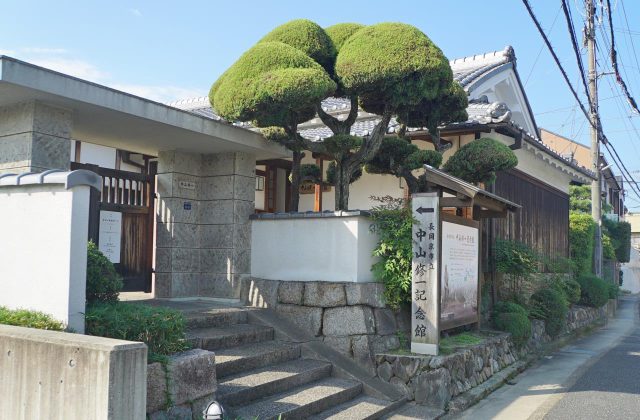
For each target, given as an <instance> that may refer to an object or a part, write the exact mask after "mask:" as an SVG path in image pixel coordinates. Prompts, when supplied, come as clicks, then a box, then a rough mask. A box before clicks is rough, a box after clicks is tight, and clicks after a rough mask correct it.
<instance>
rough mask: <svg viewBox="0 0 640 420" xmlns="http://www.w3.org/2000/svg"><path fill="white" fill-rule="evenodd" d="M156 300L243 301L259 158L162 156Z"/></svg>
mask: <svg viewBox="0 0 640 420" xmlns="http://www.w3.org/2000/svg"><path fill="white" fill-rule="evenodd" d="M158 161H159V164H158V178H157V179H158V182H157V184H158V205H157V239H156V255H155V259H156V262H155V267H156V276H155V287H156V289H155V292H156V296H157V297H162V298H168V297H190V296H205V297H224V298H237V297H238V296H239V290H240V288H239V279H240V277H242V276H244V275H248V274H249V272H250V263H251V225H250V223H249V216H250V215H251V214H253V212H254V194H255V157H253V156H252V155H248V154H244V153H222V154H205V155H202V154H188V153H182V152H176V151H171V152H161V153H160V154H159V156H158Z"/></svg>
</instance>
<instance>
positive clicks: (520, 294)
mask: <svg viewBox="0 0 640 420" xmlns="http://www.w3.org/2000/svg"><path fill="white" fill-rule="evenodd" d="M493 250H494V262H495V267H496V271H497V272H499V273H503V274H504V276H503V277H502V282H501V284H499V285H498V294H499V296H500V297H501V298H503V299H508V300H513V301H517V302H524V301H525V300H526V299H524V295H525V291H526V289H528V288H529V286H530V283H531V282H532V275H533V274H535V273H537V272H538V264H539V261H540V260H539V257H538V255H537V253H536V252H535V251H534V250H533V249H531V248H530V247H529V246H528V245H526V244H523V243H522V242H517V241H506V240H502V239H499V240H497V241H496V242H495V244H494V247H493Z"/></svg>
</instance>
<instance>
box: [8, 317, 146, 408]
mask: <svg viewBox="0 0 640 420" xmlns="http://www.w3.org/2000/svg"><path fill="white" fill-rule="evenodd" d="M146 370H147V348H146V346H145V345H144V344H143V343H134V342H130V341H121V340H113V339H109V338H102V337H92V336H84V335H78V334H68V333H60V332H53V331H43V330H36V329H31V328H21V327H12V326H8V325H0V372H2V374H0V396H1V397H0V417H2V418H3V419H52V420H53V419H58V420H88V419H96V420H98V419H105V420H106V419H109V420H111V419H113V420H128V419H131V420H138V419H144V418H145V406H146V386H145V383H146Z"/></svg>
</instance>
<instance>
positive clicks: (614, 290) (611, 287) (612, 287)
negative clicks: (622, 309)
mask: <svg viewBox="0 0 640 420" xmlns="http://www.w3.org/2000/svg"><path fill="white" fill-rule="evenodd" d="M607 291H608V293H609V299H617V298H618V295H619V294H620V286H618V285H617V284H613V283H607Z"/></svg>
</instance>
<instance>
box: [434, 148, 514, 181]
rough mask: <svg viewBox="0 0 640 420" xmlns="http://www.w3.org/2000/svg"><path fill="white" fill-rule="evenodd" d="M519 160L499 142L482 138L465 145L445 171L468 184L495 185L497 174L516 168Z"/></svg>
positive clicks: (456, 153)
mask: <svg viewBox="0 0 640 420" xmlns="http://www.w3.org/2000/svg"><path fill="white" fill-rule="evenodd" d="M517 164H518V158H517V157H516V155H515V153H513V151H512V150H511V149H509V148H508V147H507V146H505V145H504V144H502V143H500V142H499V141H497V140H494V139H490V138H481V139H478V140H474V141H472V142H471V143H468V144H465V145H464V146H462V147H461V148H460V149H458V151H457V152H455V153H454V154H453V156H451V157H450V158H449V160H448V161H447V163H445V165H444V167H443V168H444V170H445V171H446V172H448V173H450V174H451V175H453V176H455V177H458V178H460V179H463V180H465V181H467V182H473V183H478V182H484V183H486V184H493V183H494V182H495V180H496V172H499V171H506V170H507V169H511V168H515V166H516V165H517Z"/></svg>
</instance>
